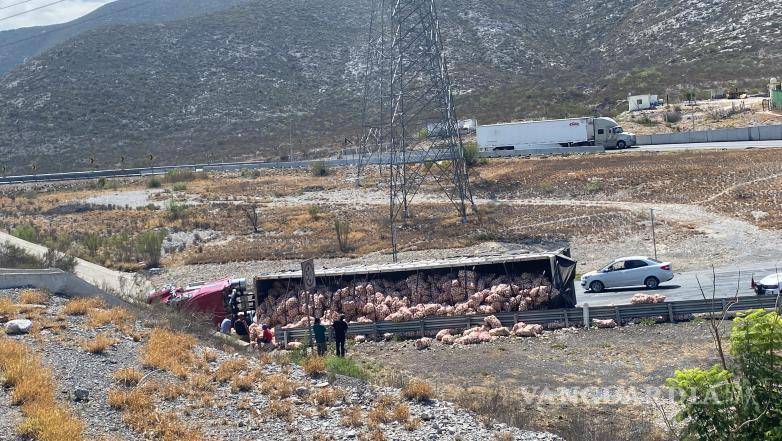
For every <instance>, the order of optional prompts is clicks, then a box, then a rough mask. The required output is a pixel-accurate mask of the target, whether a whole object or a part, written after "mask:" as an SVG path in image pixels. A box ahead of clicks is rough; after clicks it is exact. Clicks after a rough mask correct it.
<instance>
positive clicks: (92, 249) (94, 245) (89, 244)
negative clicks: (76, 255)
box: [81, 233, 102, 257]
mask: <svg viewBox="0 0 782 441" xmlns="http://www.w3.org/2000/svg"><path fill="white" fill-rule="evenodd" d="M101 243H102V239H101V237H100V236H98V235H97V234H95V233H87V234H85V235H84V236H82V238H81V244H82V245H84V248H87V252H88V253H89V254H90V257H95V256H96V255H97V254H98V249H100V246H101Z"/></svg>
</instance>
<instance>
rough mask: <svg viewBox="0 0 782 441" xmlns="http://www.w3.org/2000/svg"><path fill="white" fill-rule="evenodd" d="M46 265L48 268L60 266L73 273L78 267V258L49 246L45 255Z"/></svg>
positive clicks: (59, 267)
mask: <svg viewBox="0 0 782 441" xmlns="http://www.w3.org/2000/svg"><path fill="white" fill-rule="evenodd" d="M43 261H44V266H45V267H46V268H58V269H61V270H63V271H66V272H69V273H72V272H73V271H74V270H75V269H76V264H77V260H76V258H75V257H73V256H71V255H68V254H65V253H61V252H59V251H57V250H55V249H53V248H49V249H48V250H47V251H46V254H44V256H43Z"/></svg>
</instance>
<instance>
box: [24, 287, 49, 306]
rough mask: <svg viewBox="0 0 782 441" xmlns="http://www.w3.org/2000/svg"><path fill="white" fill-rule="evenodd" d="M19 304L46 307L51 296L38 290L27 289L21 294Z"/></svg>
mask: <svg viewBox="0 0 782 441" xmlns="http://www.w3.org/2000/svg"><path fill="white" fill-rule="evenodd" d="M19 303H21V304H23V305H45V304H47V303H49V294H47V293H45V292H43V291H39V290H37V289H25V290H24V291H22V292H21V293H20V294H19Z"/></svg>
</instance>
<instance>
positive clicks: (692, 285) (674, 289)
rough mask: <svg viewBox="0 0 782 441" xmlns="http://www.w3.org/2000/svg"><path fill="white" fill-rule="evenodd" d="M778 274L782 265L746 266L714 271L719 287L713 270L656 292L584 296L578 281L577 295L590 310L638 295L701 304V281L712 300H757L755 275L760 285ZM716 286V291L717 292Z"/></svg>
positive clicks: (690, 274) (687, 275)
mask: <svg viewBox="0 0 782 441" xmlns="http://www.w3.org/2000/svg"><path fill="white" fill-rule="evenodd" d="M777 271H779V272H782V261H780V262H778V263H775V262H766V263H763V264H758V265H747V266H746V268H735V267H734V268H730V267H727V268H718V269H716V270H715V273H716V284H715V283H713V281H714V280H715V278H714V275H713V273H712V270H711V269H707V270H699V271H686V272H681V273H676V274H675V276H674V278H673V280H671V281H670V282H666V283H663V284H661V285H660V287H659V288H658V289H656V290H647V289H644V288H635V289H609V290H606V291H605V292H601V293H599V294H595V293H592V292H584V288H583V287H581V286H580V285H579V284H578V283H579V282H578V281H576V295H577V298H578V302H579V305H582V304H584V303H589V305H590V306H605V305H621V304H626V303H630V298H631V297H632V296H633V295H634V294H636V293H639V292H640V293H646V294H650V293H654V294H662V295H664V296H666V297H668V300H670V301H679V300H701V299H703V297H702V294H701V289H700V288H699V286H698V281H699V280H700V285H701V286H702V287H703V292H704V293H705V294H706V297H707V298H711V296H712V293H715V297H718V298H723V297H733V296H735V295H736V293H737V292H738V295H739V296H754V295H755V292H754V291H752V289H751V288H750V282H751V279H752V277H753V275H754V277H755V280H756V281H758V280H760V279H762V278H763V277H765V276H767V275H769V274H773V273H774V272H777ZM715 285H716V290H715V288H714V287H715Z"/></svg>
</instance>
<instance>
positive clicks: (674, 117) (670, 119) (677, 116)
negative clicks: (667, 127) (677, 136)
mask: <svg viewBox="0 0 782 441" xmlns="http://www.w3.org/2000/svg"><path fill="white" fill-rule="evenodd" d="M664 117H665V122H666V123H668V124H674V123H677V122H679V121H681V120H682V113H681V111H673V112H665V115H664Z"/></svg>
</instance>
